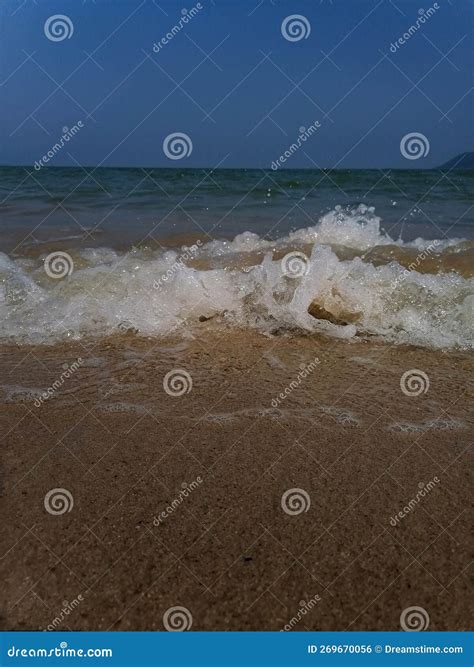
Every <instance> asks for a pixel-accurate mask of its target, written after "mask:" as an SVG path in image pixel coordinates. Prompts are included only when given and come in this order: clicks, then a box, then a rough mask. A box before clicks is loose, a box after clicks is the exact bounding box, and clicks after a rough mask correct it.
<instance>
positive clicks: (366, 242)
mask: <svg viewBox="0 0 474 667" xmlns="http://www.w3.org/2000/svg"><path fill="white" fill-rule="evenodd" d="M379 222H380V221H379V219H378V218H377V217H376V216H375V215H374V213H373V211H371V210H368V209H367V208H365V210H362V209H361V207H359V209H357V210H356V211H353V212H352V213H350V212H347V211H343V210H342V209H336V210H335V211H332V212H331V213H329V214H327V215H325V216H324V217H323V218H322V219H321V221H320V223H319V224H318V225H316V226H315V227H311V228H307V229H302V230H298V231H296V232H294V233H293V234H291V235H290V236H288V237H285V238H283V239H279V240H277V241H273V242H270V241H267V240H265V239H261V238H260V237H259V236H257V235H256V234H252V233H250V232H248V233H246V234H241V235H240V236H238V237H236V238H235V239H234V240H233V241H212V242H210V243H208V244H205V245H202V246H201V247H200V248H199V251H198V253H197V254H196V253H194V254H193V256H192V259H191V260H190V261H189V262H188V263H185V262H181V261H180V257H181V256H182V249H181V251H177V252H175V251H172V250H169V251H166V252H163V251H161V250H160V251H151V250H150V249H147V250H145V249H144V250H139V249H134V250H133V251H130V252H125V253H118V252H116V251H114V250H111V249H109V248H99V249H94V250H82V251H80V252H75V253H74V252H72V251H71V256H73V259H74V267H75V268H74V272H73V273H72V274H71V275H69V276H68V277H67V280H57V281H55V280H50V279H48V277H47V276H46V275H45V272H44V270H43V262H42V261H41V260H42V258H38V260H37V261H36V262H35V261H34V260H31V259H15V260H12V259H10V258H8V257H7V256H6V255H2V254H0V340H3V341H5V340H14V341H16V342H25V343H50V342H54V341H56V340H64V339H68V338H69V339H70V338H72V339H75V338H81V337H87V336H95V337H97V336H107V335H111V334H114V333H122V334H123V323H124V322H126V323H127V332H126V334H125V335H133V333H131V332H135V333H139V334H141V335H147V336H164V335H167V334H170V333H171V334H173V335H176V334H180V333H182V334H186V333H187V332H188V331H190V330H193V329H194V328H196V329H199V328H201V329H203V328H205V327H208V326H227V327H228V326H233V327H239V328H253V329H258V330H260V331H262V332H263V333H265V334H267V335H268V334H274V333H282V332H283V333H287V334H292V333H298V332H304V333H310V334H311V333H323V334H325V335H328V336H333V337H337V338H345V339H352V338H354V337H356V336H357V337H373V336H378V337H379V338H381V339H386V340H389V341H391V342H397V343H410V344H414V345H420V346H425V347H433V348H461V349H465V348H468V347H471V346H472V338H471V331H472V307H473V305H474V296H473V280H472V278H467V277H463V276H461V275H460V274H459V273H457V272H455V271H453V270H451V271H450V272H447V273H419V272H418V271H417V270H410V271H407V270H406V269H405V268H403V267H402V266H401V265H400V264H399V263H397V262H395V261H391V257H392V255H391V254H390V253H391V252H392V250H391V249H392V248H395V249H396V250H397V252H399V253H400V252H408V245H409V244H403V243H402V242H401V241H400V242H395V241H393V240H392V239H390V237H388V236H386V235H384V234H382V233H381V231H380V226H379ZM413 243H416V244H418V245H417V247H419V248H423V247H426V244H427V243H428V242H427V241H423V240H422V239H419V240H417V242H413ZM443 244H444V245H443V246H442V247H443V248H446V249H447V250H446V252H448V251H449V253H450V256H452V255H453V254H456V253H455V250H456V242H455V241H451V242H448V241H444V242H443ZM386 246H390V252H389V253H388V254H387V257H386V258H385V260H384V263H382V264H379V265H375V264H374V263H371V261H369V259H368V253H370V252H371V251H373V250H374V249H375V250H377V248H384V247H386ZM341 247H343V248H346V249H347V248H350V249H351V250H350V252H349V254H347V253H346V254H344V252H343V253H342V254H341V252H339V250H340V248H341ZM438 247H441V242H440V244H439V246H438ZM412 248H413V244H412V246H411V249H410V252H414V251H413V250H412ZM301 250H304V256H305V257H306V258H307V261H305V266H304V271H298V272H296V273H297V275H295V277H294V278H293V279H291V280H289V279H288V276H287V275H285V272H284V271H282V258H284V257H286V256H288V254H289V253H295V252H301ZM366 251H367V252H366ZM377 253H379V251H378V250H377ZM458 254H459V253H458ZM354 255H355V256H354ZM377 257H379V254H377ZM43 259H44V258H43ZM378 263H379V262H376V264H378ZM165 274H166V275H169V276H170V278H169V280H166V281H165V282H163V284H162V285H161V287H160V289H156V287H155V286H156V281H157V279H158V278H159V277H160V276H163V275H165ZM402 276H403V279H401V277H402ZM209 320H211V322H209Z"/></svg>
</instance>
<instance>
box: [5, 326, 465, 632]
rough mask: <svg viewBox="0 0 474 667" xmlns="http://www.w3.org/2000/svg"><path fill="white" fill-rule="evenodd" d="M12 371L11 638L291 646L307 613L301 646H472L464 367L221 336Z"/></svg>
mask: <svg viewBox="0 0 474 667" xmlns="http://www.w3.org/2000/svg"><path fill="white" fill-rule="evenodd" d="M78 357H81V358H82V359H83V364H81V365H80V367H78V368H76V370H75V371H74V372H73V373H72V374H71V376H70V377H68V378H67V379H66V380H65V381H64V382H63V383H62V384H61V386H60V387H58V388H57V390H56V391H55V392H53V395H52V396H51V397H49V398H48V399H47V400H45V401H43V402H42V403H41V405H40V407H35V406H34V399H35V396H37V394H35V393H34V392H35V391H37V390H41V389H44V388H47V387H52V386H53V384H54V381H55V379H57V378H58V377H59V376H60V375H61V372H64V365H67V366H68V368H71V364H72V363H73V362H74V361H75V360H76V359H77V358H78ZM316 357H317V358H318V359H319V362H320V363H318V364H317V366H316V367H315V368H313V369H312V371H311V372H309V373H307V374H306V376H305V377H303V378H302V380H301V382H299V383H296V385H295V384H294V383H295V378H296V377H297V375H298V373H301V372H302V369H303V368H304V367H305V366H306V367H307V366H308V364H309V362H310V361H311V360H314V359H315V358H316ZM0 360H1V362H0V363H1V365H2V377H3V378H4V379H3V382H2V393H0V424H1V427H2V433H3V434H4V438H3V444H2V447H3V449H2V451H3V456H2V461H3V465H2V467H3V480H4V484H3V491H2V495H3V507H4V510H3V511H4V516H5V517H8V522H6V521H5V520H4V524H5V531H4V543H5V545H4V549H3V551H4V552H5V556H4V558H3V560H2V566H1V567H2V569H3V574H4V579H5V581H6V586H5V597H4V601H5V608H4V610H3V624H4V626H5V628H8V629H15V630H20V629H39V628H47V627H48V626H49V625H51V624H53V621H54V619H55V618H58V617H59V616H60V613H61V612H63V614H64V615H65V617H66V618H65V619H64V622H63V621H61V624H60V625H59V626H55V629H58V630H59V629H61V630H64V629H68V628H69V629H72V630H106V629H109V628H110V629H117V630H162V629H164V625H163V617H164V615H165V613H166V611H167V610H168V609H170V608H171V607H173V606H183V607H185V608H186V609H187V610H189V612H190V613H191V614H192V619H193V622H192V628H193V629H195V630H279V629H283V628H284V627H285V625H287V624H289V623H290V624H291V619H293V618H296V617H298V612H299V611H300V610H301V609H302V608H303V606H302V604H301V603H302V602H304V603H305V604H307V603H308V601H310V600H315V598H316V596H318V597H319V598H320V599H319V600H316V602H315V604H311V608H310V609H309V611H308V613H306V614H303V613H300V616H301V618H298V622H297V624H296V625H294V627H293V629H297V630H305V629H315V630H344V629H346V628H347V629H351V630H365V629H374V630H382V629H383V630H397V629H399V627H400V614H401V612H402V611H403V610H404V609H406V608H407V607H410V606H413V605H416V606H420V607H423V608H424V609H426V611H427V612H428V614H429V616H430V629H432V630H464V629H467V628H468V618H469V614H468V599H469V596H468V592H467V586H468V581H467V567H468V565H469V558H468V553H469V545H468V534H469V528H468V521H467V512H466V509H467V507H468V504H469V497H470V491H469V489H470V473H469V467H468V462H467V461H468V458H467V457H468V446H469V431H470V428H472V421H470V418H469V415H468V412H467V407H466V405H467V403H466V397H467V391H468V383H469V381H470V372H471V364H472V362H471V361H470V358H469V356H468V355H467V354H464V353H443V352H439V351H438V352H436V351H429V350H424V349H420V348H413V347H400V346H398V347H395V346H389V345H385V344H381V343H375V342H363V341H358V342H347V341H344V342H340V341H335V340H327V339H324V338H321V337H317V336H294V337H292V338H289V337H283V336H282V337H273V338H268V337H264V336H262V335H258V334H256V333H252V332H238V331H232V332H229V331H226V332H225V335H222V333H218V332H216V331H213V330H212V329H209V330H207V331H206V332H203V333H202V335H201V336H200V337H196V338H189V339H182V338H178V337H168V338H163V339H151V338H149V339H143V338H137V337H135V336H133V335H131V334H128V335H124V336H117V337H114V338H109V339H102V340H100V339H99V340H94V341H80V342H76V343H67V344H60V345H55V346H51V347H40V348H38V347H23V348H22V347H19V346H5V345H3V346H1V347H0ZM413 369H415V370H416V369H418V370H421V371H423V373H425V374H426V376H427V377H428V379H429V386H428V387H427V389H426V392H425V391H424V390H423V387H422V391H421V392H420V393H419V394H418V395H406V394H405V393H403V392H402V391H401V384H400V381H401V377H402V375H403V374H404V373H406V372H407V371H410V370H413ZM176 371H179V374H178V375H177V374H176ZM183 371H184V373H183ZM173 372H174V375H173ZM170 373H171V375H169V374H170ZM167 375H168V381H167V384H166V386H167V389H168V391H166V390H165V389H164V384H163V383H164V379H165V378H166V376H167ZM292 383H293V385H292ZM28 387H29V388H30V392H31V389H32V388H33V390H34V391H33V393H30V394H28V393H27V392H26V391H25V390H26V388H28ZM407 387H409V389H410V391H412V392H413V391H418V390H419V387H418V385H417V386H416V387H415V385H413V384H410V385H407ZM286 388H290V390H289V391H288V392H286ZM173 393H174V394H175V395H173ZM280 393H283V394H284V395H285V398H284V399H282V400H281V401H280V403H279V404H278V407H277V408H275V407H274V406H273V405H272V400H274V399H275V397H277V396H278V395H279V394H280ZM198 477H199V478H200V479H201V480H202V482H200V483H196V480H197V479H198ZM434 477H437V479H439V483H436V484H435V485H434V486H433V485H432V484H431V485H430V489H429V493H427V494H426V495H425V497H422V499H421V500H419V501H418V502H417V503H416V504H415V505H413V503H412V504H411V506H410V502H411V501H412V500H413V499H414V498H416V494H417V493H418V492H419V491H420V488H421V487H420V484H421V483H423V484H424V485H425V486H426V485H427V484H429V483H430V481H432V480H433V479H434ZM58 489H59V490H62V491H63V492H64V491H67V492H68V493H69V494H70V497H69V495H68V494H66V493H62V494H59V496H58V494H56V496H57V497H56V498H55V496H54V494H53V495H52V496H51V495H50V496H49V500H48V501H47V494H48V493H49V492H51V491H53V490H58ZM295 490H296V492H297V493H296V495H295V493H294V492H295ZM184 491H186V492H187V495H186V494H185V493H184ZM289 492H293V493H289ZM303 492H304V493H303ZM285 494H286V495H285ZM71 498H72V500H71ZM177 499H179V502H178V501H177ZM48 502H50V503H52V502H54V503H56V504H53V505H49V507H50V510H51V508H53V510H54V511H55V512H57V513H51V512H50V511H48V510H47V509H46V506H47V505H48ZM61 503H62V504H61ZM64 507H66V510H64V511H63V509H64ZM406 507H410V511H409V512H406V515H405V516H403V518H400V520H399V521H396V524H397V525H395V526H393V525H391V522H390V521H391V518H393V517H394V516H395V515H396V514H397V512H400V511H403V508H406ZM68 508H69V511H68ZM168 508H172V509H173V511H171V512H169V511H168ZM285 508H286V510H285ZM301 508H302V509H301ZM163 513H164V515H165V516H163ZM160 516H161V517H162V518H161V520H159V521H155V519H157V518H158V517H160ZM155 524H157V525H155ZM79 595H81V596H82V598H83V599H82V600H80V604H76V603H75V602H74V601H76V600H77V599H78V596H79ZM65 602H68V604H69V605H71V604H72V603H73V604H72V607H73V610H72V611H71V613H69V614H65V613H64V611H63V610H64V608H65V605H64V603H65Z"/></svg>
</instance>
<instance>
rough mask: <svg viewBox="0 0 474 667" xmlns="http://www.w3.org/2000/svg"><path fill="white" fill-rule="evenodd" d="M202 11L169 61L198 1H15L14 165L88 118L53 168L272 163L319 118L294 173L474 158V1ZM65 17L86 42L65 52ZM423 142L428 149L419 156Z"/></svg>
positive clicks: (3, 64)
mask: <svg viewBox="0 0 474 667" xmlns="http://www.w3.org/2000/svg"><path fill="white" fill-rule="evenodd" d="M201 6H202V7H203V9H202V10H201V9H199V8H198V9H197V10H196V12H195V15H194V16H193V17H192V18H188V21H187V23H183V22H182V23H181V28H178V30H176V29H175V31H174V35H173V36H172V39H170V40H168V42H167V43H165V44H163V43H161V44H160V47H159V49H157V48H156V47H155V51H154V50H153V46H154V44H159V43H160V40H161V39H162V38H163V37H165V38H166V35H167V33H169V32H170V31H171V30H172V29H173V26H179V21H180V18H181V17H182V16H183V10H184V9H186V10H187V11H188V16H189V12H190V10H191V9H192V8H193V7H196V2H195V0H189V1H188V4H187V5H184V6H183V4H182V3H181V2H174V1H171V0H95V1H94V0H1V4H0V26H1V28H0V29H1V40H0V55H1V57H0V83H1V84H2V85H1V87H0V95H1V104H0V127H1V143H0V163H1V164H4V165H5V164H23V165H33V164H34V162H35V160H38V159H39V158H41V156H42V155H43V154H44V153H46V152H47V151H48V150H49V149H50V148H51V146H53V145H54V144H55V142H57V141H58V139H59V138H60V137H61V134H62V132H63V130H62V128H63V127H67V128H71V127H72V126H74V124H76V123H77V122H78V121H82V123H83V125H84V127H83V128H81V129H80V131H79V132H78V133H77V134H76V135H75V136H74V137H73V138H72V139H71V140H70V141H69V142H68V145H67V150H63V151H60V152H59V153H58V154H57V155H55V156H54V158H53V159H51V161H50V163H49V164H51V165H74V164H81V165H91V166H92V165H94V166H97V165H103V166H156V167H174V166H179V167H180V168H182V167H216V166H221V167H264V168H268V167H270V165H271V163H272V161H274V160H276V159H278V157H279V156H280V155H281V154H282V153H284V151H285V150H287V149H288V147H289V146H291V144H292V143H294V142H295V141H296V140H297V139H298V136H299V134H300V128H309V127H310V126H311V125H312V124H313V123H316V122H319V124H320V127H319V128H318V129H317V131H315V132H314V133H313V134H312V135H311V137H309V138H308V139H307V141H305V142H304V145H303V146H302V148H301V149H300V150H298V151H296V152H295V153H294V154H292V155H291V157H290V158H289V159H288V160H287V162H286V163H285V166H287V167H295V168H296V167H315V166H321V167H336V166H338V167H344V168H345V167H402V168H403V167H410V168H411V167H416V168H422V167H433V166H436V165H439V164H441V163H443V162H444V161H446V160H448V159H449V158H451V157H453V156H454V155H456V154H458V153H461V152H464V151H467V150H474V141H473V128H472V118H473V114H472V111H473V108H472V107H473V105H472V67H473V57H472V55H473V38H472V19H473V16H472V14H473V9H472V8H473V3H472V2H471V1H470V0H438V2H437V3H434V2H431V0H427V1H426V2H425V3H424V4H423V3H421V2H418V1H415V0H377V1H375V0H332V2H331V1H330V0H321V1H320V0H300V1H297V0H291V1H288V2H287V1H285V0H283V1H278V0H250V1H247V0H238V1H237V0H228V1H224V0H202V3H201ZM434 6H435V7H434ZM430 8H432V11H431V12H430V15H429V16H426V13H427V12H428V10H429V9H430ZM422 10H424V12H425V17H424V20H423V21H419V22H418V25H417V26H416V28H415V29H411V33H410V34H409V36H408V39H405V43H402V44H398V45H397V44H396V43H397V40H398V39H399V38H400V37H403V35H404V33H407V32H408V30H409V29H410V27H411V26H415V25H416V23H417V19H418V18H419V17H420V16H421V14H422V13H423V12H422ZM57 14H60V15H64V16H66V18H67V19H68V21H69V23H68V24H67V25H66V31H69V33H71V30H72V34H69V36H68V37H67V38H65V39H58V40H57V41H54V40H53V39H51V38H50V37H51V35H52V36H53V37H56V38H57V37H61V34H59V33H58V34H55V33H49V35H50V36H49V37H48V36H47V34H46V33H47V32H48V30H47V29H46V28H45V22H46V21H47V20H48V18H49V17H51V16H54V15H57ZM294 14H298V15H299V16H300V17H303V18H299V19H297V23H298V22H299V25H300V27H301V28H302V31H303V33H297V32H296V33H292V32H287V33H286V37H288V36H289V37H291V39H288V38H286V37H285V36H284V35H283V34H282V22H284V20H285V19H286V18H287V17H288V16H291V15H294ZM63 21H64V19H63ZM71 26H72V29H71ZM297 27H298V26H296V28H297ZM50 29H51V30H53V27H51V28H50ZM290 29H291V22H290V23H289V25H288V30H290ZM283 32H285V30H284V29H283ZM301 34H303V35H304V36H303V38H301V39H298V37H301ZM295 37H296V39H295ZM292 40H294V41H292ZM391 45H392V48H391ZM175 132H180V133H185V134H186V135H188V137H189V138H190V140H191V142H192V152H191V154H190V155H189V156H188V157H186V158H184V159H181V160H179V161H174V160H170V159H169V158H168V157H167V156H166V154H165V153H164V151H163V141H164V139H165V138H166V137H167V136H168V135H169V134H172V133H175ZM413 132H417V133H421V134H423V135H424V136H425V137H426V138H427V140H428V142H429V152H428V153H427V154H426V155H425V156H424V157H423V158H422V159H418V160H407V159H406V158H404V157H403V155H402V154H401V151H400V141H401V139H402V137H404V136H405V135H407V134H410V133H413ZM425 152H426V150H425Z"/></svg>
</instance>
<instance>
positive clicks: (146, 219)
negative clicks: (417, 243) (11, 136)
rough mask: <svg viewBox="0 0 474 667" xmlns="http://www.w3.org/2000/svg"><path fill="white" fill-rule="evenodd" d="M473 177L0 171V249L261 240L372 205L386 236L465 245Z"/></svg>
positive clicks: (472, 214) (471, 226)
mask: <svg viewBox="0 0 474 667" xmlns="http://www.w3.org/2000/svg"><path fill="white" fill-rule="evenodd" d="M473 203H474V171H452V172H450V173H449V174H443V173H442V172H441V171H436V170H433V171H420V170H403V171H401V170H400V171H398V170H396V171H390V172H389V171H380V170H350V171H349V170H343V171H330V170H326V171H318V170H280V171H271V170H268V171H266V172H264V171H262V170H252V169H248V170H247V169H220V170H216V171H212V170H203V169H179V168H177V169H138V168H134V169H102V168H101V169H96V170H94V169H93V168H88V169H82V168H42V169H41V170H40V171H35V170H34V169H32V168H31V167H29V168H28V169H26V168H22V167H1V168H0V228H1V237H0V248H1V249H2V250H7V251H9V250H12V249H20V248H21V246H28V245H31V244H35V243H37V242H38V241H50V240H54V239H56V238H64V237H70V236H73V237H77V241H76V242H77V243H78V244H79V245H84V246H94V245H111V246H122V245H125V246H126V245H129V244H131V243H136V244H138V243H147V242H149V241H150V240H151V239H155V240H158V241H159V240H161V239H164V238H166V237H169V236H172V235H176V234H198V235H199V236H201V237H202V236H203V234H205V235H209V236H211V237H214V238H229V237H234V236H235V235H236V234H239V233H241V232H243V231H252V232H255V233H258V234H259V235H261V236H266V237H268V238H277V237H280V236H283V235H286V234H287V233H288V232H289V231H292V230H295V229H298V228H301V227H308V226H311V225H314V224H315V223H316V222H317V221H318V219H319V218H320V217H321V215H323V214H324V213H327V212H328V211H330V210H331V209H334V208H335V207H336V206H338V205H339V206H342V207H349V208H351V207H355V206H357V205H359V204H364V205H367V206H373V207H374V208H375V213H376V215H378V216H379V217H380V218H381V219H382V227H383V229H384V230H385V231H387V232H388V233H389V234H390V236H392V237H393V238H395V239H396V238H399V237H400V235H401V237H402V238H403V240H407V241H409V240H412V239H413V238H415V237H419V236H421V237H423V238H427V239H431V238H444V237H448V238H453V237H463V238H470V239H471V238H473V230H474V208H473Z"/></svg>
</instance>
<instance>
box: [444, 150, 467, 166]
mask: <svg viewBox="0 0 474 667" xmlns="http://www.w3.org/2000/svg"><path fill="white" fill-rule="evenodd" d="M438 169H474V152H473V151H468V152H467V153H460V155H457V156H456V157H453V158H452V159H451V160H448V161H447V162H445V163H444V164H442V165H441V166H440V167H438Z"/></svg>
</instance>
